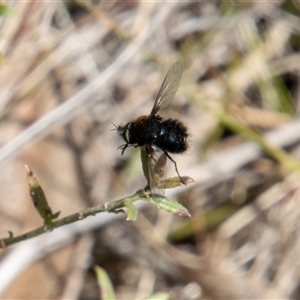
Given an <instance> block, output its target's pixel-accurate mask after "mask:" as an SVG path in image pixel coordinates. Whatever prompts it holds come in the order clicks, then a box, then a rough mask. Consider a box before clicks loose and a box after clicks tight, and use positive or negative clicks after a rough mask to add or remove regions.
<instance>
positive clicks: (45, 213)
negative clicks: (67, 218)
mask: <svg viewBox="0 0 300 300" xmlns="http://www.w3.org/2000/svg"><path fill="white" fill-rule="evenodd" d="M25 167H26V169H27V181H28V184H29V192H30V196H31V200H32V202H33V205H34V207H35V209H36V211H37V212H38V213H39V215H40V216H41V217H42V218H43V220H44V224H45V225H49V224H50V223H51V221H52V220H54V219H56V218H57V217H58V216H59V214H60V212H56V213H55V214H53V213H52V210H51V208H50V206H49V205H48V202H47V199H46V196H45V193H44V191H43V189H42V187H41V186H40V184H39V183H38V181H37V178H36V176H35V174H34V173H33V172H32V170H31V169H30V168H29V167H28V166H27V165H25Z"/></svg>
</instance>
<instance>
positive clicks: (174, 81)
mask: <svg viewBox="0 0 300 300" xmlns="http://www.w3.org/2000/svg"><path fill="white" fill-rule="evenodd" d="M181 72H182V64H181V62H180V61H177V62H176V63H175V64H174V65H173V66H172V67H171V68H170V70H169V71H168V73H167V75H166V77H165V79H164V81H163V83H162V85H161V87H160V90H159V92H158V94H157V97H156V99H155V102H154V105H153V108H152V111H151V114H150V115H155V114H156V113H157V112H158V111H159V110H160V108H162V107H166V106H167V105H168V104H169V103H170V102H171V101H172V100H173V98H174V96H175V94H176V92H177V90H178V86H179V82H180V78H181Z"/></svg>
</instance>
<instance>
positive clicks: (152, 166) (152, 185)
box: [142, 145, 167, 195]
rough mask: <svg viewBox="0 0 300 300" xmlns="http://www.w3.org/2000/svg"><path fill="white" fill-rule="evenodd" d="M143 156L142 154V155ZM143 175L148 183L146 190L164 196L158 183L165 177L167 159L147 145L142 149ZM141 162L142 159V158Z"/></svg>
mask: <svg viewBox="0 0 300 300" xmlns="http://www.w3.org/2000/svg"><path fill="white" fill-rule="evenodd" d="M142 155H143V154H142ZM144 155H145V158H144V162H143V163H144V164H145V165H144V166H143V168H145V169H144V175H145V177H146V178H147V181H148V188H149V189H150V191H151V192H152V193H153V192H154V193H157V194H161V195H163V194H164V190H163V189H161V188H159V183H160V181H161V180H163V179H164V178H165V176H166V163H167V157H166V155H165V154H164V153H163V152H161V151H160V150H159V149H156V148H154V147H153V146H151V145H147V146H146V147H145V149H144ZM142 161H143V158H142Z"/></svg>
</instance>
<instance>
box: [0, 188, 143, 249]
mask: <svg viewBox="0 0 300 300" xmlns="http://www.w3.org/2000/svg"><path fill="white" fill-rule="evenodd" d="M139 199H147V195H146V193H145V192H144V191H143V190H138V191H137V192H136V193H135V194H133V195H132V196H129V197H126V198H123V199H120V200H116V201H113V202H109V203H106V204H103V205H97V206H94V207H90V208H87V209H84V210H82V211H80V212H78V213H75V214H72V215H69V216H67V217H64V218H61V219H59V220H56V221H52V222H51V223H50V224H48V225H45V226H42V227H39V228H37V229H35V230H32V231H29V232H27V233H24V234H21V235H18V236H16V237H14V236H10V237H8V238H4V239H1V240H0V248H5V247H8V246H11V245H13V244H16V243H18V242H21V241H25V240H28V239H31V238H33V237H36V236H38V235H41V234H43V233H46V232H49V231H52V230H53V229H55V228H58V227H61V226H64V225H67V224H71V223H74V222H77V221H80V220H83V219H85V218H87V217H89V216H95V215H96V214H98V213H101V212H115V213H118V212H123V210H122V209H123V208H126V206H125V204H126V202H127V201H131V203H133V202H135V201H137V200H139ZM10 235H12V234H11V233H10Z"/></svg>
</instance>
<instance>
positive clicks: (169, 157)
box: [164, 151, 185, 185]
mask: <svg viewBox="0 0 300 300" xmlns="http://www.w3.org/2000/svg"><path fill="white" fill-rule="evenodd" d="M164 154H165V156H166V157H167V158H168V159H169V160H170V161H171V162H172V163H173V164H174V166H175V170H176V173H177V175H178V177H179V179H180V181H181V183H182V184H184V185H185V183H184V181H183V179H182V178H181V176H180V174H179V172H178V169H177V164H176V161H175V160H174V159H173V158H172V157H171V156H170V154H169V153H168V152H166V151H164Z"/></svg>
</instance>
